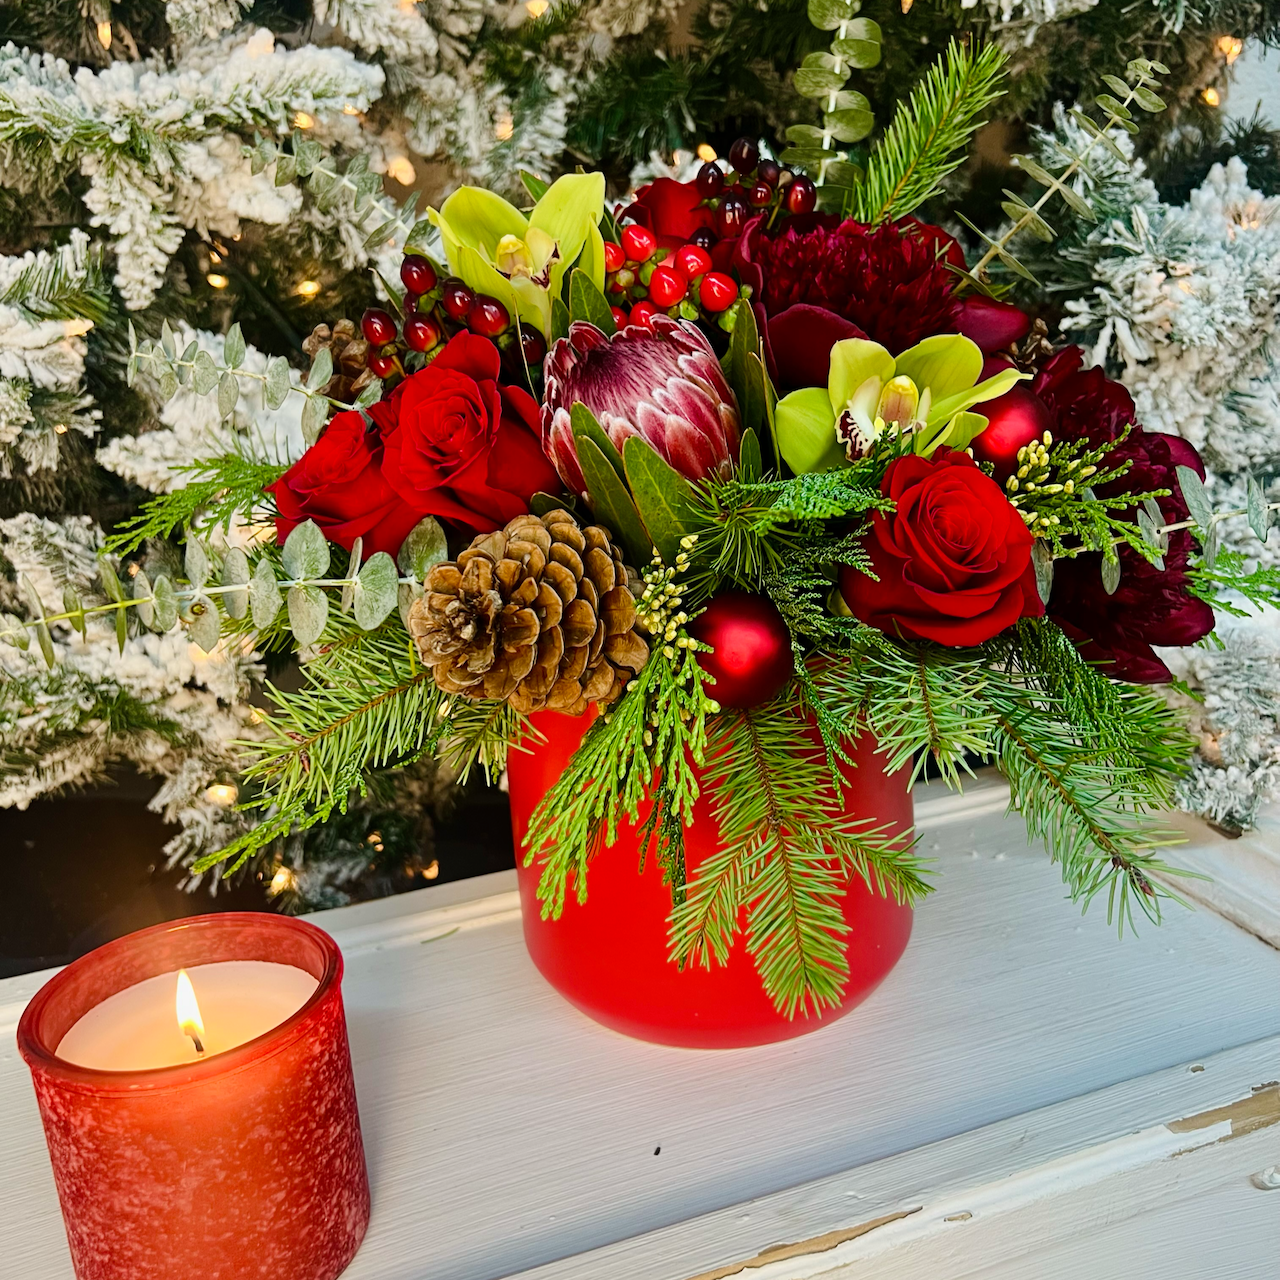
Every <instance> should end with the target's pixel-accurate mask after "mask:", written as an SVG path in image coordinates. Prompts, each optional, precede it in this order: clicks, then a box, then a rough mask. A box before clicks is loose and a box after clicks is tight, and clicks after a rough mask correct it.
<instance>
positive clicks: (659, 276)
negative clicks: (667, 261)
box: [649, 267, 689, 311]
mask: <svg viewBox="0 0 1280 1280" xmlns="http://www.w3.org/2000/svg"><path fill="white" fill-rule="evenodd" d="M688 289H689V285H688V282H687V281H686V280H685V278H684V276H682V275H681V274H680V273H679V272H678V271H672V270H671V268H670V267H659V268H658V269H657V270H656V271H655V272H654V273H653V275H652V276H650V277H649V297H650V298H651V299H652V300H653V304H654V306H656V307H660V308H661V309H662V310H663V311H665V310H666V309H667V308H668V307H674V306H675V305H676V303H677V302H679V301H680V299H681V298H683V297H684V295H685V294H686V293H687V292H688Z"/></svg>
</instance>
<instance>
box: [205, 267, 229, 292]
mask: <svg viewBox="0 0 1280 1280" xmlns="http://www.w3.org/2000/svg"><path fill="white" fill-rule="evenodd" d="M205 279H206V280H207V281H208V282H209V283H210V284H211V285H212V286H213V287H214V288H215V289H225V288H226V287H227V285H229V284H230V283H231V281H230V280H228V279H227V277H226V276H220V275H219V274H218V273H217V272H216V271H210V272H209V274H208V275H207V276H205Z"/></svg>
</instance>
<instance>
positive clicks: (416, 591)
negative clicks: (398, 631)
mask: <svg viewBox="0 0 1280 1280" xmlns="http://www.w3.org/2000/svg"><path fill="white" fill-rule="evenodd" d="M422 594H423V592H422V586H421V584H420V583H417V582H402V583H401V584H400V586H399V589H398V590H397V592H396V605H397V607H398V608H399V611H400V623H401V625H402V626H403V627H404V629H405V630H406V631H407V630H408V629H409V610H410V609H412V608H413V602H414V601H415V600H421V599H422Z"/></svg>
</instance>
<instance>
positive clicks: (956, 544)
mask: <svg viewBox="0 0 1280 1280" xmlns="http://www.w3.org/2000/svg"><path fill="white" fill-rule="evenodd" d="M880 492H881V493H882V494H884V496H885V497H887V498H892V499H893V500H894V503H895V504H896V505H895V509H894V510H893V511H891V512H882V511H877V512H876V513H875V514H874V515H873V516H872V518H871V524H872V528H871V533H870V534H869V535H868V537H867V539H866V544H865V545H866V548H867V551H868V552H869V553H870V555H871V563H872V567H873V568H874V570H875V572H876V574H877V576H878V578H879V581H878V582H877V581H875V580H873V579H872V578H870V577H869V576H868V575H867V574H865V573H861V572H859V571H858V570H857V569H855V568H853V567H852V566H851V565H845V566H844V567H843V568H842V569H841V570H840V591H841V594H842V595H843V596H844V598H845V600H846V601H847V602H848V605H849V608H850V609H851V610H852V611H853V613H854V615H855V616H856V617H858V618H860V619H861V620H862V621H863V622H865V623H867V624H869V625H870V626H873V627H876V628H878V629H879V630H881V631H884V632H886V633H887V634H889V635H893V636H900V637H906V638H908V639H915V640H936V641H938V642H939V643H940V644H945V645H951V646H954V647H960V646H966V645H976V644H981V643H982V642H983V641H984V640H990V639H991V637H992V636H995V635H998V634H999V633H1000V632H1001V631H1003V630H1004V629H1005V628H1006V627H1009V626H1012V625H1013V623H1015V622H1017V620H1018V619H1019V618H1028V617H1031V618H1035V617H1039V616H1040V615H1041V614H1043V613H1044V605H1043V604H1042V603H1041V601H1040V594H1039V592H1038V591H1037V590H1036V580H1035V571H1034V570H1033V568H1032V566H1031V534H1030V533H1029V532H1028V530H1027V526H1026V525H1025V524H1024V523H1023V522H1022V517H1021V516H1020V515H1019V514H1018V512H1017V511H1016V510H1015V508H1014V507H1012V506H1011V505H1010V504H1009V501H1008V499H1007V498H1006V497H1005V496H1004V494H1003V493H1001V491H1000V487H999V486H998V485H997V484H996V483H995V481H994V480H991V479H990V478H989V477H988V476H986V475H984V474H983V472H982V471H981V470H979V468H978V464H977V463H976V462H974V460H973V459H972V458H970V457H969V456H968V455H967V454H964V453H959V452H957V451H955V450H951V449H939V450H938V451H937V453H935V454H934V456H933V457H932V458H920V457H916V456H915V455H909V456H907V457H904V458H898V459H896V460H895V461H893V462H891V463H890V464H889V466H888V468H887V470H886V471H885V474H884V480H883V481H882V482H881V485H880Z"/></svg>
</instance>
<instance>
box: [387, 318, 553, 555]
mask: <svg viewBox="0 0 1280 1280" xmlns="http://www.w3.org/2000/svg"><path fill="white" fill-rule="evenodd" d="M500 363H501V361H500V357H499V355H498V349H497V347H495V346H494V345H493V343H492V342H490V341H489V340H488V339H487V338H480V337H477V336H476V335H475V334H471V333H460V334H458V335H457V336H456V337H454V338H451V339H450V340H449V344H448V346H446V347H445V349H444V350H443V351H442V352H441V353H440V354H439V355H438V356H437V357H436V358H435V359H434V360H433V361H432V362H431V363H430V364H429V365H428V366H427V367H426V368H425V369H423V370H422V371H421V372H419V373H415V374H412V375H411V376H410V377H408V378H406V379H405V380H404V381H403V382H402V383H401V384H400V385H399V386H398V387H397V388H396V390H395V392H394V393H393V394H392V395H391V396H389V397H388V398H387V399H386V400H384V401H380V402H379V403H378V404H375V405H373V406H372V407H371V408H370V410H369V414H370V416H371V417H372V418H373V420H374V421H375V422H376V423H377V424H378V426H379V427H380V428H381V429H382V444H383V455H382V476H383V479H384V480H385V481H386V483H387V484H389V485H390V486H391V488H392V489H394V490H395V492H396V493H397V494H398V495H399V496H400V498H401V500H402V501H403V502H404V504H405V505H406V506H407V507H409V508H411V509H412V510H414V511H416V512H417V513H418V516H419V518H421V517H422V516H424V515H431V516H438V517H439V518H440V519H442V520H451V521H454V522H456V523H457V524H460V525H463V526H465V527H466V528H467V529H469V530H471V531H472V532H473V533H488V532H489V531H490V530H493V529H498V528H501V527H502V526H503V525H504V524H506V522H507V521H508V520H512V519H514V518H515V517H516V516H518V515H523V514H524V513H525V512H526V511H528V510H529V500H530V498H532V497H533V495H534V494H535V493H537V492H538V491H539V490H546V491H547V492H552V493H554V492H557V491H558V490H559V487H560V482H559V479H558V477H557V476H556V471H555V468H554V467H553V466H552V465H551V463H550V462H548V461H547V458H546V455H545V454H544V453H543V452H542V445H541V443H540V438H539V427H538V405H537V402H536V401H535V400H534V399H533V397H532V396H531V395H529V394H528V392H526V391H521V390H520V389H519V388H517V387H503V386H499V384H498V371H499V366H500Z"/></svg>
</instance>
